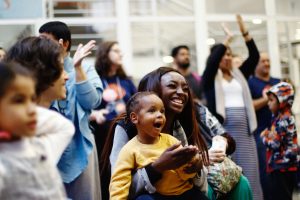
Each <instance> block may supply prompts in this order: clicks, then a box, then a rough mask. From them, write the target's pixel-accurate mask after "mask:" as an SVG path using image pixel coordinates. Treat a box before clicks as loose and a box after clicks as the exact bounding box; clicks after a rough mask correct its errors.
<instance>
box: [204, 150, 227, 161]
mask: <svg viewBox="0 0 300 200" xmlns="http://www.w3.org/2000/svg"><path fill="white" fill-rule="evenodd" d="M208 155H209V162H210V163H211V164H213V163H220V162H223V160H224V159H225V156H226V154H225V153H224V151H222V150H213V149H209V150H208Z"/></svg>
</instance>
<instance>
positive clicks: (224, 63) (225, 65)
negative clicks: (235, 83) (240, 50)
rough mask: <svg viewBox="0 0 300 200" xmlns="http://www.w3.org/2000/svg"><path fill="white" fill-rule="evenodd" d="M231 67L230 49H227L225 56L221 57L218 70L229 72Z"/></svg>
mask: <svg viewBox="0 0 300 200" xmlns="http://www.w3.org/2000/svg"><path fill="white" fill-rule="evenodd" d="M231 66H232V54H231V51H230V49H227V50H226V52H225V55H224V56H223V57H222V60H221V62H220V65H219V68H220V69H221V70H222V71H223V70H225V71H228V70H231Z"/></svg>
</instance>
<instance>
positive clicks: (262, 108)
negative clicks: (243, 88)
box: [248, 53, 280, 200]
mask: <svg viewBox="0 0 300 200" xmlns="http://www.w3.org/2000/svg"><path fill="white" fill-rule="evenodd" d="M279 82H280V80H279V79H277V78H273V77H271V76H270V59H269V55H268V54H267V53H261V54H260V59H259V62H258V65H257V67H256V69H255V74H254V76H251V77H250V78H249V80H248V84H249V88H250V91H251V95H252V98H253V103H254V108H255V111H256V118H257V130H256V131H255V133H254V137H255V141H256V148H257V153H258V159H259V173H260V182H261V185H262V188H263V193H264V199H265V200H268V199H270V192H271V191H270V190H269V185H270V183H269V181H268V177H267V173H266V164H267V161H266V147H265V146H264V144H263V143H262V140H261V139H260V137H259V136H260V133H261V132H262V131H263V130H264V129H266V128H269V127H270V126H271V118H272V113H271V111H270V110H269V108H268V105H267V104H268V96H267V94H266V92H267V91H268V90H269V88H270V87H271V86H273V85H275V84H277V83H279Z"/></svg>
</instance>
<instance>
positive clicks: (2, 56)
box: [0, 49, 6, 61]
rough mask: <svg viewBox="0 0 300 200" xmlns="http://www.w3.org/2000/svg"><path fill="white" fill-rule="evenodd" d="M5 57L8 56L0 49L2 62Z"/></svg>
mask: <svg viewBox="0 0 300 200" xmlns="http://www.w3.org/2000/svg"><path fill="white" fill-rule="evenodd" d="M5 55H6V53H5V51H4V50H3V49H0V61H1V60H3V59H4V56H5Z"/></svg>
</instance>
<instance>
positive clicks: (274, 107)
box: [268, 93, 279, 114]
mask: <svg viewBox="0 0 300 200" xmlns="http://www.w3.org/2000/svg"><path fill="white" fill-rule="evenodd" d="M268 106H269V109H270V110H271V112H272V113H273V114H276V113H277V111H278V109H279V102H278V100H277V98H276V96H275V95H274V94H272V93H270V94H269V95H268Z"/></svg>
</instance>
